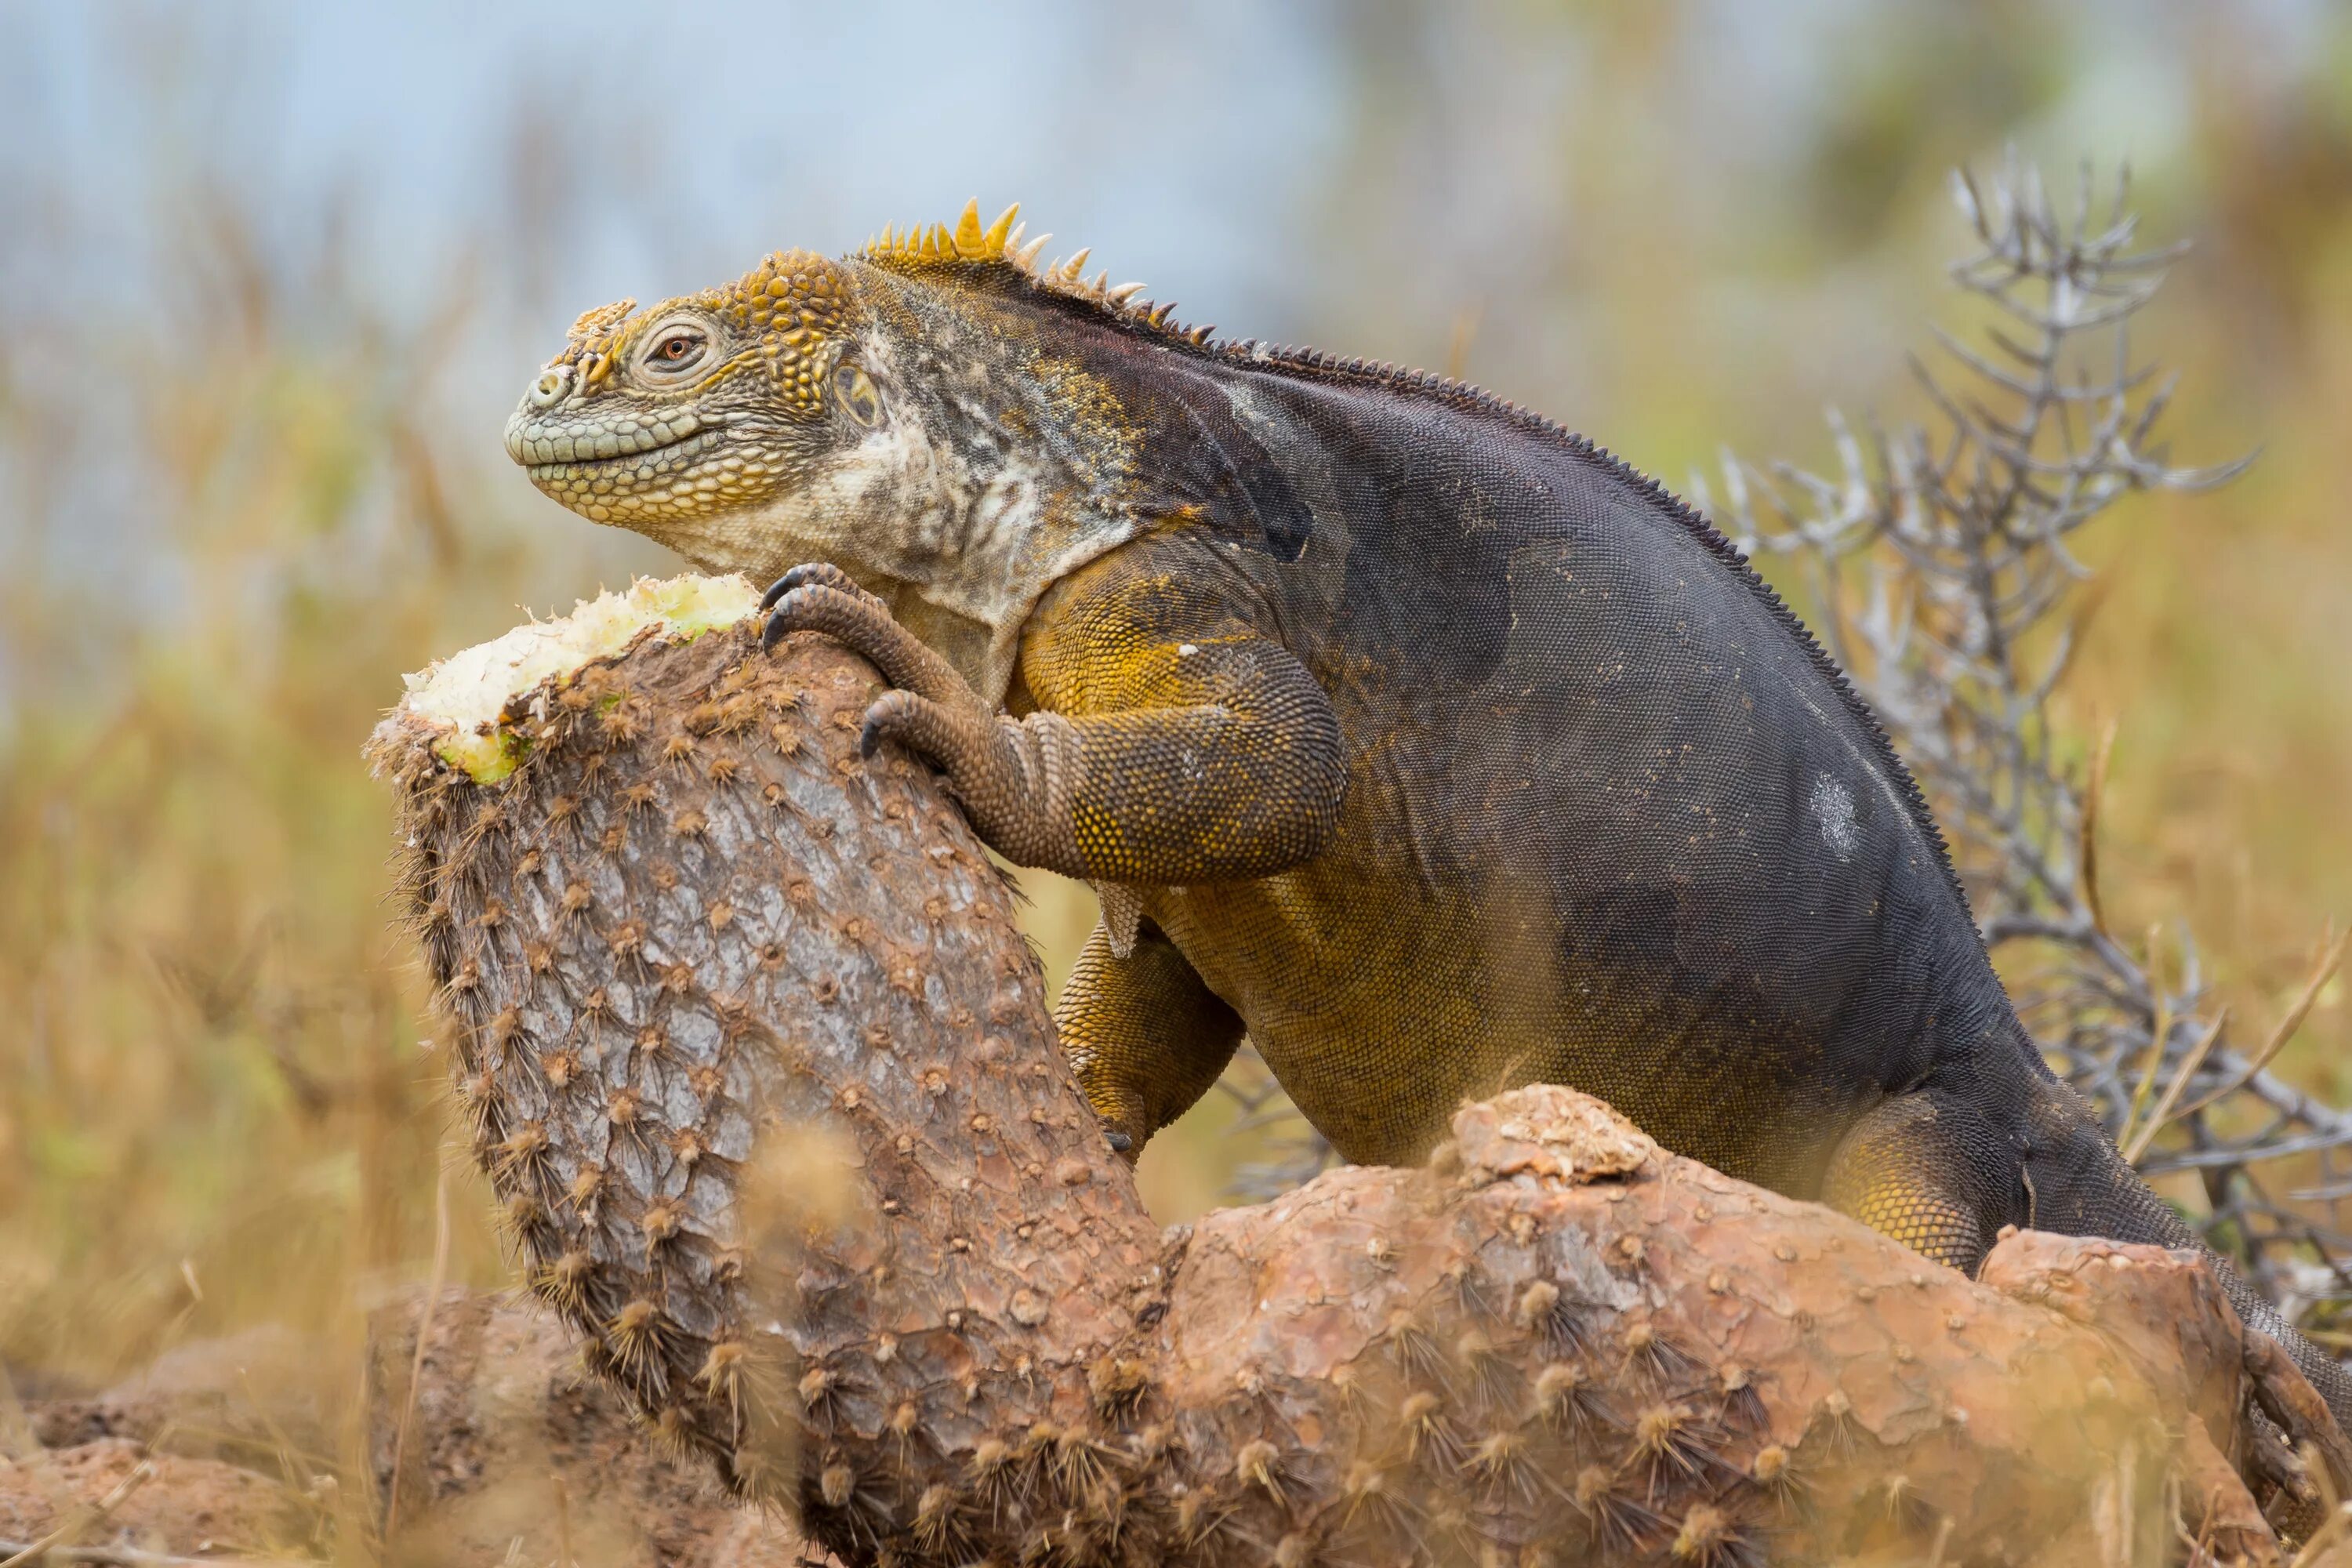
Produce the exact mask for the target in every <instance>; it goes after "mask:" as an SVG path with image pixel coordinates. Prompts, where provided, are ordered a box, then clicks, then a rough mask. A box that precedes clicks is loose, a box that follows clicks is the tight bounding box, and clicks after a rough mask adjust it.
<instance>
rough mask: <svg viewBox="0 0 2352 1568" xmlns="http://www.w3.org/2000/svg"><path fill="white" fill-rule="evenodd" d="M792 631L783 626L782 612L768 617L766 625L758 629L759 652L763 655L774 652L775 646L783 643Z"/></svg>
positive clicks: (788, 627) (790, 628)
mask: <svg viewBox="0 0 2352 1568" xmlns="http://www.w3.org/2000/svg"><path fill="white" fill-rule="evenodd" d="M792 629H793V628H792V627H790V626H786V625H784V617H783V613H782V611H778V612H777V613H776V614H774V615H772V616H769V617H768V624H767V625H766V626H762V627H761V628H760V649H761V652H763V653H773V652H775V651H776V645H777V644H778V643H780V642H782V641H783V640H784V638H785V637H787V636H789V635H790V634H791V632H792Z"/></svg>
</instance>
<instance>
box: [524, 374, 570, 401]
mask: <svg viewBox="0 0 2352 1568" xmlns="http://www.w3.org/2000/svg"><path fill="white" fill-rule="evenodd" d="M571 386H572V367H571V366H570V365H568V364H560V365H556V366H554V367H553V368H551V369H550V370H548V371H547V372H545V373H544V374H541V376H540V378H539V379H538V380H537V381H534V382H532V383H531V384H530V402H531V406H532V407H534V408H552V407H554V406H555V405H557V404H558V403H561V402H562V401H563V395H564V393H565V392H567V391H569V390H570V389H571Z"/></svg>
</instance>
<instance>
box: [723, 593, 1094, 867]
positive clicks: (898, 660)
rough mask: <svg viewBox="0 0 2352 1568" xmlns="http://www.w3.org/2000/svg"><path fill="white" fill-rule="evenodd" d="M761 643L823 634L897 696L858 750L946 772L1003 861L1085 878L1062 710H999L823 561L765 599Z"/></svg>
mask: <svg viewBox="0 0 2352 1568" xmlns="http://www.w3.org/2000/svg"><path fill="white" fill-rule="evenodd" d="M760 607H761V609H763V610H768V611H770V612H771V614H770V615H769V616H768V624H767V626H766V628H765V629H764V630H763V631H762V633H761V641H762V642H763V643H764V644H765V646H767V647H771V648H772V647H775V646H776V644H777V643H778V642H780V641H782V639H783V638H784V637H787V636H789V635H790V634H792V633H793V632H823V633H824V634H825V636H827V637H832V638H833V639H835V641H836V642H839V643H842V644H844V645H845V646H846V647H850V648H851V649H853V650H855V651H856V652H857V653H859V654H861V655H863V656H864V657H865V658H868V659H871V660H872V661H873V662H874V666H875V668H877V669H879V670H880V671H881V672H882V678H883V679H886V680H887V681H888V682H889V683H890V684H891V685H893V686H895V687H897V688H898V690H896V691H890V692H886V693H884V694H883V695H882V696H881V697H880V698H878V699H877V700H875V703H874V705H873V706H872V707H870V708H868V709H867V710H866V729H865V732H864V734H863V735H862V736H860V738H859V742H858V746H859V750H860V751H862V752H864V753H865V754H866V756H869V757H870V756H872V755H873V754H874V752H876V750H877V748H879V747H880V745H881V744H882V742H885V741H896V742H899V743H901V744H903V745H905V746H906V747H908V749H909V750H910V751H913V752H918V753H919V754H921V755H922V756H925V757H928V758H929V759H930V761H931V762H933V763H936V764H937V765H938V767H939V768H940V772H942V773H945V774H946V775H947V782H948V787H949V788H950V790H952V791H953V792H954V793H955V795H956V798H957V799H958V800H960V801H961V802H962V803H963V807H964V811H965V813H966V815H968V816H970V817H971V825H972V826H973V827H974V828H976V829H978V830H979V833H980V836H981V837H982V838H983V839H985V840H987V841H988V844H989V846H990V847H992V848H993V849H995V850H996V851H997V852H998V853H1000V854H1002V855H1003V856H1005V857H1006V858H1009V859H1011V860H1013V861H1015V862H1017V863H1019V864H1021V865H1024V866H1038V867H1043V868H1045V869H1046V870H1049V871H1059V872H1061V873H1062V874H1063V875H1065V876H1069V877H1085V876H1087V875H1089V872H1088V871H1087V867H1086V864H1085V861H1084V859H1083V858H1082V857H1081V856H1080V854H1079V852H1078V844H1077V837H1076V831H1075V829H1074V828H1073V826H1072V824H1071V819H1070V802H1071V798H1072V795H1073V794H1074V792H1075V791H1076V788H1077V783H1078V774H1079V761H1078V739H1077V732H1076V731H1075V730H1073V729H1072V728H1071V726H1070V722H1069V721H1068V720H1066V719H1065V718H1063V717H1062V716H1061V715H1059V714H1057V713H1033V714H1031V715H1030V716H1029V717H1028V718H1027V719H1025V720H1018V721H1016V720H1013V719H1010V718H1006V717H1004V716H1003V715H1002V714H999V713H997V712H996V711H995V710H993V709H992V708H991V707H990V705H989V704H988V703H987V702H986V701H984V700H982V698H981V695H980V694H979V693H978V692H977V691H974V690H973V689H972V688H971V682H969V681H967V680H966V679H964V678H963V676H962V674H961V673H960V672H959V671H958V670H957V669H956V668H955V666H953V665H951V664H950V663H949V662H948V661H947V660H946V659H945V658H942V657H941V656H940V654H938V653H937V652H935V651H933V650H932V649H931V648H930V647H928V646H927V645H925V644H924V643H922V642H921V641H919V640H918V639H917V638H916V637H915V636H914V634H913V633H911V632H909V631H908V630H907V628H906V627H904V626H900V625H899V624H898V622H897V621H896V620H895V619H893V618H892V617H891V615H890V607H889V606H888V605H885V604H884V603H883V602H882V601H881V600H880V599H878V598H877V597H875V596H874V595H871V594H869V593H867V592H866V591H865V590H864V589H863V588H860V587H859V586H857V584H856V583H854V582H852V581H851V580H850V579H849V577H848V575H847V574H845V573H844V572H842V571H841V570H840V569H839V568H838V567H835V566H829V565H825V564H824V563H812V564H809V565H805V566H795V567H793V569H792V570H791V571H790V572H787V573H785V574H783V575H782V577H780V578H778V579H777V580H776V582H775V584H774V585H773V586H772V587H771V588H769V590H768V592H767V594H766V595H765V596H764V597H763V598H762V599H761V606H760Z"/></svg>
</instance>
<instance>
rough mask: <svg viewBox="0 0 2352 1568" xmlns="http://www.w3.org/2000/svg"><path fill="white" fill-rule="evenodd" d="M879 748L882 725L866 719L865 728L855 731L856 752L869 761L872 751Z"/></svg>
mask: <svg viewBox="0 0 2352 1568" xmlns="http://www.w3.org/2000/svg"><path fill="white" fill-rule="evenodd" d="M881 749H882V726H881V725H879V724H877V723H876V722H875V721H873V720H871V719H868V720H867V721H866V728H864V729H863V730H860V731H857V754H858V755H859V756H861V757H864V758H866V760H867V761H869V762H870V761H872V760H873V757H874V753H875V752H878V751H880V750H881Z"/></svg>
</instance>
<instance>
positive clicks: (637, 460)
mask: <svg viewBox="0 0 2352 1568" xmlns="http://www.w3.org/2000/svg"><path fill="white" fill-rule="evenodd" d="M726 438H727V432H726V431H725V430H723V429H718V430H698V431H696V432H695V433H694V434H692V435H690V436H680V437H672V438H671V439H669V440H667V441H656V442H655V443H653V444H652V445H650V446H641V447H634V448H632V449H630V450H627V451H624V452H618V453H615V454H614V455H613V456H611V457H605V456H603V455H601V454H597V455H591V453H593V447H592V448H591V451H590V452H583V451H582V450H581V448H582V447H583V446H587V445H588V443H587V441H586V440H585V439H584V438H581V437H575V438H574V439H573V440H572V443H571V447H572V451H573V453H575V454H577V455H575V456H573V457H572V458H562V457H556V458H552V459H551V460H546V461H541V460H537V454H538V451H540V450H551V451H561V450H562V447H559V446H558V445H557V444H556V443H555V442H554V441H553V440H551V439H545V438H542V439H541V441H540V442H539V443H538V447H537V449H536V450H534V449H531V448H525V449H524V451H523V452H522V453H520V455H518V457H517V458H516V460H517V461H518V462H520V463H522V465H523V466H524V468H525V470H526V471H527V472H528V473H529V474H530V477H531V478H532V479H562V478H565V477H566V476H572V477H578V478H583V479H598V478H617V477H619V476H621V475H625V474H627V475H635V477H638V478H641V479H652V478H654V477H655V476H656V474H660V473H665V472H667V471H669V470H671V469H674V468H677V467H678V466H679V465H680V463H682V462H687V461H690V460H692V459H693V458H698V457H700V456H701V455H702V454H703V453H705V452H708V451H709V450H710V449H711V448H712V447H716V446H718V445H719V443H720V442H721V441H724V440H725V439H726Z"/></svg>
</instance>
